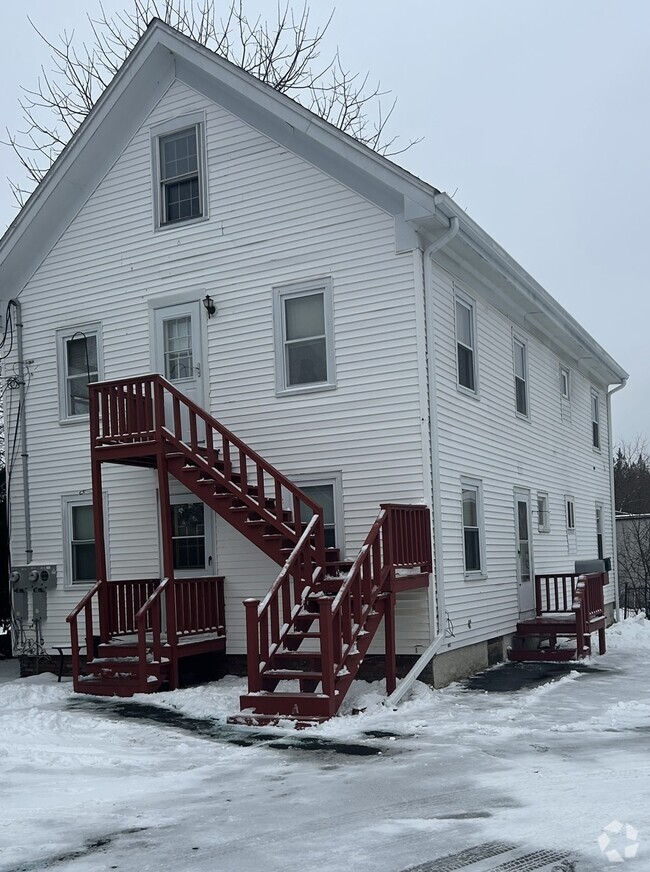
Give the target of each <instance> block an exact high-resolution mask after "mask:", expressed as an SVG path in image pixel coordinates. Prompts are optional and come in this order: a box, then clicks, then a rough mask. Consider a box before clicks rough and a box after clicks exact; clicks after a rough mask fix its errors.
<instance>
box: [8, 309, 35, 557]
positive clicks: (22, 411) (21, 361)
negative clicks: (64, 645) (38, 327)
mask: <svg viewBox="0 0 650 872" xmlns="http://www.w3.org/2000/svg"><path fill="white" fill-rule="evenodd" d="M9 305H11V306H13V307H14V309H15V310H16V344H17V351H18V382H19V385H18V387H19V397H20V403H19V406H18V409H19V415H20V422H19V424H20V447H21V453H20V457H21V467H22V471H23V503H24V512H25V560H26V562H27V563H31V562H32V553H33V550H34V549H33V548H32V515H31V507H30V501H29V469H28V464H27V461H28V459H29V455H28V453H27V409H26V406H25V398H26V396H27V386H26V384H25V355H24V351H23V310H22V306H21V305H20V303H19V302H18V300H10V301H9Z"/></svg>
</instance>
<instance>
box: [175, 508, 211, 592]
mask: <svg viewBox="0 0 650 872" xmlns="http://www.w3.org/2000/svg"><path fill="white" fill-rule="evenodd" d="M170 508H171V534H172V552H173V556H174V575H175V577H176V578H192V577H197V576H198V577H201V576H205V575H213V573H214V557H213V555H214V515H213V513H212V511H211V510H210V509H209V508H208V506H206V505H205V504H204V503H202V502H201V501H200V500H198V499H197V498H196V497H195V496H194V495H193V494H191V493H186V494H180V495H173V496H172V497H171V507H170Z"/></svg>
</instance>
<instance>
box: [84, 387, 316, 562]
mask: <svg viewBox="0 0 650 872" xmlns="http://www.w3.org/2000/svg"><path fill="white" fill-rule="evenodd" d="M89 392H90V396H91V407H90V408H91V445H92V447H93V449H94V450H97V451H99V452H101V449H102V447H103V446H115V445H116V444H120V443H124V444H131V443H133V442H147V441H152V442H153V441H154V440H160V439H164V440H165V441H166V442H167V443H168V444H170V445H172V446H173V447H174V448H176V449H177V450H178V451H180V452H181V453H185V454H186V455H188V456H189V457H190V458H191V460H192V462H193V463H194V464H196V466H197V467H198V468H199V469H201V470H202V471H203V472H205V473H206V474H207V475H209V476H211V477H212V478H213V479H214V480H215V482H216V483H217V484H218V485H220V486H222V487H224V488H226V489H227V490H228V491H229V492H230V493H232V494H233V495H234V496H236V497H237V498H238V499H240V500H241V501H242V502H243V503H244V505H246V506H248V508H250V509H251V511H254V512H255V513H256V514H258V515H259V516H260V518H263V519H264V520H266V521H267V522H268V523H270V524H272V525H273V526H275V527H276V529H278V530H279V531H280V532H281V533H282V535H283V536H285V537H286V538H287V539H289V540H290V541H291V542H293V543H294V544H295V543H296V542H297V541H298V539H299V538H300V535H301V533H302V524H303V521H302V512H301V509H302V508H303V507H305V508H307V509H308V510H309V512H310V514H311V515H317V514H318V515H322V508H321V507H320V506H319V505H318V504H317V503H315V502H314V501H313V500H312V499H310V497H308V496H307V494H305V493H303V492H302V491H301V490H300V488H298V487H297V486H296V485H295V484H294V483H293V482H292V481H291V480H290V479H288V478H287V477H286V476H285V475H283V474H282V473H281V472H280V471H279V470H278V469H276V468H275V467H274V466H273V465H272V464H270V463H269V462H268V461H267V460H265V459H264V458H263V457H262V456H261V455H260V454H258V453H257V452H256V451H254V450H253V449H252V448H250V447H249V446H248V445H246V444H245V443H244V442H243V441H242V440H241V439H240V438H239V437H238V436H235V434H234V433H232V432H231V431H230V430H229V429H228V428H227V427H224V425H223V424H221V423H220V422H219V421H217V420H216V419H215V418H213V417H212V416H211V415H209V414H208V413H207V412H205V411H204V410H203V409H201V407H200V406H198V405H197V404H196V403H195V402H193V401H192V400H191V399H189V398H188V397H186V396H185V395H184V394H183V393H181V392H180V391H179V390H177V388H175V387H174V385H172V384H171V383H170V382H169V381H167V379H165V378H163V377H162V376H161V375H158V374H153V375H146V376H139V377H137V378H126V379H118V380H115V381H110V382H109V381H104V382H95V383H93V384H91V385H89ZM215 436H216V437H217V439H215ZM215 442H216V443H217V444H215ZM285 494H286V495H287V497H288V500H289V508H290V510H291V513H292V524H291V525H290V524H288V523H286V522H285V520H284V517H283V515H284V499H283V497H284V495H285ZM313 547H314V550H315V551H316V557H317V560H318V562H319V563H320V564H323V565H324V558H325V540H324V535H319V536H316V541H315V543H314V546H313Z"/></svg>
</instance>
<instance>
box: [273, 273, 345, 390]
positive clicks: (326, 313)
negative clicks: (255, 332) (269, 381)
mask: <svg viewBox="0 0 650 872" xmlns="http://www.w3.org/2000/svg"><path fill="white" fill-rule="evenodd" d="M273 305H274V324H275V342H276V351H275V360H276V386H277V392H278V393H279V394H280V393H284V392H290V391H296V390H300V391H305V390H313V389H322V388H333V387H335V376H334V335H333V334H334V326H333V317H332V289H331V282H330V281H324V282H320V281H318V282H310V283H306V284H301V285H298V286H290V287H280V288H274V291H273Z"/></svg>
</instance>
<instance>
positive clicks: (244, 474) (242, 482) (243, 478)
mask: <svg viewBox="0 0 650 872" xmlns="http://www.w3.org/2000/svg"><path fill="white" fill-rule="evenodd" d="M239 487H240V490H241V492H242V493H244V494H245V493H248V468H247V465H246V454H245V452H244V449H243V448H240V449H239Z"/></svg>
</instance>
